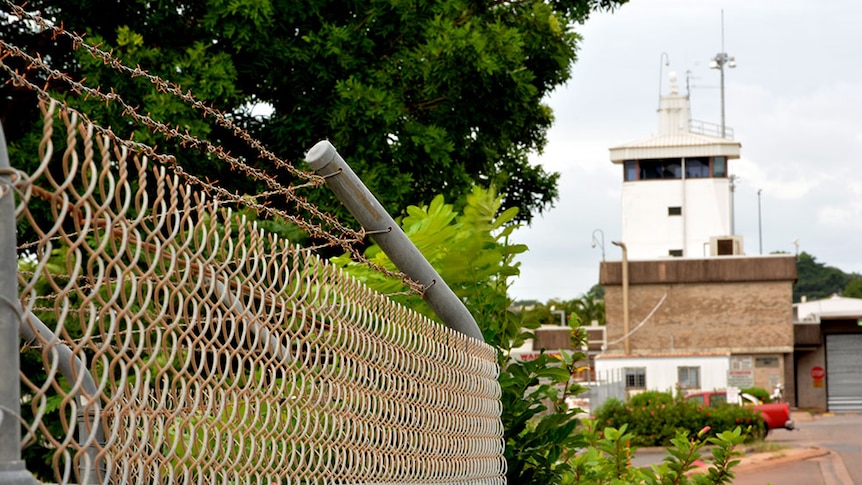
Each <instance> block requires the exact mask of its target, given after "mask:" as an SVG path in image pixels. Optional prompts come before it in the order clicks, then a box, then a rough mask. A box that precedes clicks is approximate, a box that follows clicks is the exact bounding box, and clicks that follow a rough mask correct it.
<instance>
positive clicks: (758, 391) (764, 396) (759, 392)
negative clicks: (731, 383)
mask: <svg viewBox="0 0 862 485" xmlns="http://www.w3.org/2000/svg"><path fill="white" fill-rule="evenodd" d="M740 392H744V393H746V394H751V395H752V396H754V397H756V398H757V399H760V402H772V396H771V395H770V394H769V391H767V390H766V389H764V388H762V387H746V388H745V389H740Z"/></svg>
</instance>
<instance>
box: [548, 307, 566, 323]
mask: <svg viewBox="0 0 862 485" xmlns="http://www.w3.org/2000/svg"><path fill="white" fill-rule="evenodd" d="M551 313H555V314H556V313H559V314H560V326H561V327H565V326H566V311H565V310H554V309H553V307H551Z"/></svg>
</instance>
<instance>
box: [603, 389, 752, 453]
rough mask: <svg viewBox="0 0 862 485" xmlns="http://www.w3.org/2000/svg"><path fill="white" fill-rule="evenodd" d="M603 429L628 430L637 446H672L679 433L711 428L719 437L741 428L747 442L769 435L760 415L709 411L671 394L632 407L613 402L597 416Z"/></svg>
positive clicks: (642, 398) (640, 399)
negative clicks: (678, 399) (623, 428)
mask: <svg viewBox="0 0 862 485" xmlns="http://www.w3.org/2000/svg"><path fill="white" fill-rule="evenodd" d="M595 418H596V421H597V422H598V424H599V425H600V426H609V427H614V428H621V427H622V426H624V425H625V426H627V429H628V430H629V432H630V433H631V434H632V442H631V444H632V445H633V446H669V445H670V444H671V440H672V439H674V438H675V437H676V435H677V433H678V432H680V431H686V432H690V433H693V432H695V431H697V430H699V429H702V428H704V427H706V426H709V427H710V428H711V429H713V430H715V432H717V433H721V432H724V431H729V430H732V429H734V428H736V427H741V428H742V429H743V430H747V435H746V439H748V440H751V439H755V438H759V437H762V436H764V435H765V431H766V425H765V424H764V423H763V419H762V418H761V417H760V415H759V413H758V412H757V411H756V410H754V409H752V408H747V407H741V406H732V405H727V406H722V407H718V408H705V407H704V406H703V405H700V404H697V403H695V402H690V401H674V399H673V396H671V394H670V393H662V392H646V393H643V394H639V395H637V396H634V397H632V398H631V400H630V401H629V402H628V403H623V402H622V401H620V400H618V399H609V400H608V401H606V402H605V403H604V404H603V405H602V406H601V407H600V408H599V409H597V410H596V412H595Z"/></svg>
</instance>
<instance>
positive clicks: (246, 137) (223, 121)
mask: <svg viewBox="0 0 862 485" xmlns="http://www.w3.org/2000/svg"><path fill="white" fill-rule="evenodd" d="M3 2H4V3H5V4H6V5H7V6H8V7H9V8H10V9H11V10H12V11H11V13H12V14H13V15H15V16H16V17H18V18H19V19H24V18H26V19H27V20H29V21H31V22H34V23H35V24H36V25H38V26H40V27H42V28H44V29H48V30H51V31H53V32H54V35H55V36H57V35H61V36H64V37H67V38H69V39H70V40H71V41H72V46H73V48H75V49H76V50H77V49H78V48H83V49H84V50H85V51H87V53H89V54H90V55H91V56H92V57H93V58H95V59H100V60H102V62H104V64H106V65H109V66H111V67H113V68H114V69H115V70H117V71H120V72H124V73H126V74H128V75H129V76H131V77H132V78H138V77H140V78H144V79H146V80H147V81H149V82H150V83H151V84H153V85H154V86H156V88H157V90H158V91H159V92H163V93H167V94H172V95H174V96H176V97H177V98H180V99H182V100H183V101H185V102H186V104H188V105H189V106H192V107H193V108H195V109H198V110H200V111H202V112H203V115H204V116H207V115H209V116H212V117H213V118H214V119H215V120H216V121H217V122H218V124H219V125H220V126H222V127H224V128H227V129H228V130H230V131H231V132H232V133H234V135H236V136H237V137H238V138H240V139H242V140H243V141H245V142H246V143H247V144H248V145H249V147H251V148H253V149H255V150H256V151H257V152H258V153H259V154H260V155H261V156H262V158H265V159H267V160H270V161H272V162H273V163H275V165H276V166H277V167H279V168H283V169H285V170H287V171H289V172H290V173H291V174H293V175H296V176H297V177H300V178H303V179H306V180H311V181H316V180H317V179H318V177H319V176H318V175H316V174H314V173H313V172H308V171H304V170H299V169H298V168H296V167H294V166H293V165H291V164H290V163H288V162H287V161H285V160H283V159H281V158H280V157H278V156H276V155H275V154H274V153H272V152H271V151H270V150H268V149H267V148H266V146H264V145H263V143H261V142H260V141H259V140H257V139H256V138H254V137H253V136H251V135H250V134H249V133H248V132H247V131H246V130H244V129H242V128H241V127H239V126H237V125H236V124H235V123H234V122H233V121H231V120H230V119H229V118H228V117H227V116H225V114H224V113H222V112H221V111H220V110H218V109H216V108H213V107H212V106H209V105H207V104H206V103H204V102H203V101H201V100H199V99H197V98H196V97H195V96H194V94H192V91H191V90H186V91H185V92H183V88H182V87H181V86H179V85H178V84H176V83H173V82H170V81H167V80H165V79H162V78H161V77H159V76H155V75H152V74H150V73H149V72H147V71H145V70H143V69H141V67H140V66H136V67H130V66H127V65H126V64H124V63H123V62H122V61H121V60H119V59H117V58H116V57H114V56H113V54H112V53H110V52H107V51H104V50H102V49H100V48H99V47H98V46H94V45H91V44H89V43H87V42H86V41H85V40H84V38H83V37H81V36H80V35H78V34H76V33H75V32H73V31H70V30H66V29H64V28H62V27H58V26H56V25H54V24H53V23H52V22H48V21H47V20H45V19H44V18H42V16H40V15H38V14H34V13H31V12H27V11H26V10H24V8H23V7H22V6H19V5H16V4H14V3H12V2H11V1H10V0H3Z"/></svg>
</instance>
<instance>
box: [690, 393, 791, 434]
mask: <svg viewBox="0 0 862 485" xmlns="http://www.w3.org/2000/svg"><path fill="white" fill-rule="evenodd" d="M685 400H686V401H694V402H697V403H699V404H702V405H704V406H707V407H711V408H717V407H719V406H724V405H726V404H728V402H727V391H700V392H694V393H691V394H689V395H688V396H686V397H685ZM730 404H736V405H739V406H752V407H754V408H755V409H756V410H758V411H760V415H761V416H762V417H763V421H764V422H765V423H766V432H767V433H768V432H769V430H771V429H778V428H784V429H794V428H796V425H795V423H794V422H793V420H792V419H790V406H788V405H787V403H785V402H775V403H766V404H764V403H762V402H760V400H759V399H757V398H756V397H754V396H752V395H751V394H746V393H744V392H740V393H739V394H738V398H737V400H736V402H734V403H730Z"/></svg>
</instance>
